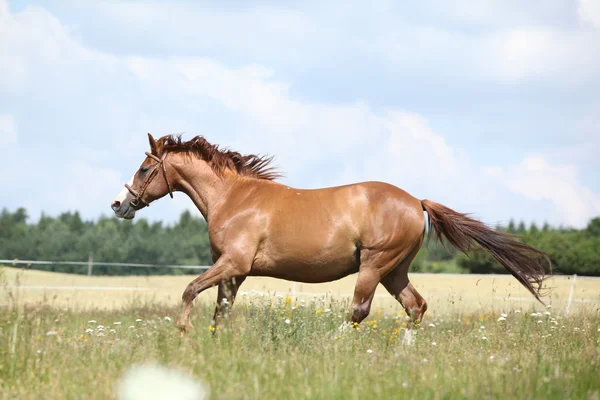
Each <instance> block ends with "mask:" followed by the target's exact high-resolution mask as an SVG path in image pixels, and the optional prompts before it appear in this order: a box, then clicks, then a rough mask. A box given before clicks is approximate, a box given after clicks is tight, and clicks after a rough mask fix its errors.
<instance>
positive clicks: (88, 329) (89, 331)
mask: <svg viewBox="0 0 600 400" xmlns="http://www.w3.org/2000/svg"><path fill="white" fill-rule="evenodd" d="M92 332H94V330H93V329H92V328H87V329H86V330H85V333H92Z"/></svg>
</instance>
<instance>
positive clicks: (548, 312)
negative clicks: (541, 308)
mask: <svg viewBox="0 0 600 400" xmlns="http://www.w3.org/2000/svg"><path fill="white" fill-rule="evenodd" d="M544 315H552V313H551V312H550V311H546V312H545V313H544Z"/></svg>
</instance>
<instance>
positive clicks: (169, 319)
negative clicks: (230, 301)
mask: <svg viewBox="0 0 600 400" xmlns="http://www.w3.org/2000/svg"><path fill="white" fill-rule="evenodd" d="M223 300H225V299H223ZM165 322H171V317H165Z"/></svg>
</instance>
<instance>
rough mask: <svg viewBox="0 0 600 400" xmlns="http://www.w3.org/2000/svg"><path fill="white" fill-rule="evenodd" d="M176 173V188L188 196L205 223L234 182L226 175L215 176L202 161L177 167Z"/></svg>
mask: <svg viewBox="0 0 600 400" xmlns="http://www.w3.org/2000/svg"><path fill="white" fill-rule="evenodd" d="M177 172H178V174H179V177H178V182H177V183H178V187H179V188H180V190H181V191H182V192H184V193H185V194H187V195H188V197H189V198H190V199H191V200H192V202H193V203H194V204H195V205H196V207H197V208H198V209H199V210H200V213H201V214H202V216H203V217H204V219H205V220H207V221H208V216H209V214H210V213H211V210H212V209H214V207H215V206H217V205H218V204H219V203H221V202H222V201H223V200H224V197H225V196H226V195H227V192H228V191H229V189H230V188H231V186H232V185H233V183H234V181H235V180H234V179H231V178H232V177H230V176H229V174H227V173H225V175H224V176H223V177H219V176H217V174H215V172H214V171H213V170H212V169H211V168H210V167H209V166H208V165H207V164H206V163H205V162H203V161H193V162H191V163H187V164H185V165H178V166H177Z"/></svg>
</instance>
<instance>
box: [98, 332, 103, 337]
mask: <svg viewBox="0 0 600 400" xmlns="http://www.w3.org/2000/svg"><path fill="white" fill-rule="evenodd" d="M96 336H104V333H102V332H98V335H96Z"/></svg>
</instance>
